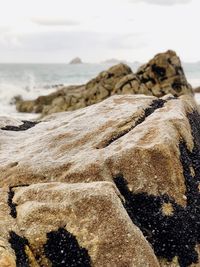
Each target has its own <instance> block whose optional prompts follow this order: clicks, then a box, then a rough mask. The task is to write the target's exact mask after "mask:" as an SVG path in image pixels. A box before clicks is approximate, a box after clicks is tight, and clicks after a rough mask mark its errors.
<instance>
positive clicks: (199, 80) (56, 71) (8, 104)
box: [0, 62, 200, 119]
mask: <svg viewBox="0 0 200 267" xmlns="http://www.w3.org/2000/svg"><path fill="white" fill-rule="evenodd" d="M110 66H111V64H105V63H104V64H89V63H88V64H77V65H69V64H0V116H12V117H15V118H20V119H34V118H36V116H37V115H35V114H25V113H18V112H17V111H16V109H15V104H14V98H15V97H16V96H21V97H23V99H26V100H28V99H35V98H36V97H38V96H40V95H47V94H49V93H52V92H54V91H55V90H57V89H58V88H59V87H60V86H62V85H78V84H83V83H85V82H87V81H89V80H90V79H92V78H94V77H95V76H96V75H98V73H99V72H101V71H103V70H106V69H108V68H109V67H110ZM129 66H130V67H131V68H132V70H133V71H136V69H137V68H138V63H137V64H136V63H132V64H129ZM183 67H184V71H185V75H186V77H187V79H188V81H189V82H190V83H191V84H192V86H193V87H194V88H195V87H197V86H200V62H198V63H185V64H183ZM196 99H197V101H198V102H199V103H200V94H198V95H197V96H196Z"/></svg>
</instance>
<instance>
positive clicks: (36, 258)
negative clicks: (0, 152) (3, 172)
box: [0, 182, 159, 267]
mask: <svg viewBox="0 0 200 267" xmlns="http://www.w3.org/2000/svg"><path fill="white" fill-rule="evenodd" d="M7 195H8V198H9V199H10V201H9V202H8V204H9V205H5V204H4V203H5V200H4V203H3V205H5V206H6V207H5V209H6V208H7V209H6V211H5V212H4V220H3V222H2V223H1V224H2V227H0V235H1V237H2V238H3V239H4V242H5V243H6V244H9V243H10V248H9V247H5V253H4V255H2V259H5V260H7V259H8V261H10V262H13V260H14V262H15V261H16V265H17V266H19V267H20V266H22V267H25V266H31V267H36V266H43V267H46V266H55V267H56V266H61V267H62V266H63V267H76V266H77V267H78V266H82V267H90V266H97V267H99V266H105V267H107V266H108V267H111V266H116V267H117V266H149V267H151V266H155V267H156V266H158V267H159V264H158V261H157V259H156V257H155V255H154V252H153V250H152V248H151V246H150V245H149V244H148V242H147V241H146V239H145V238H144V236H143V234H142V232H141V231H140V230H139V229H138V228H137V227H136V226H135V225H134V224H133V223H132V221H131V220H130V218H129V216H128V214H127V213H126V211H125V209H124V208H123V205H122V202H121V200H120V198H119V192H118V191H117V189H116V188H115V186H114V185H113V184H112V183H109V182H97V183H88V184H84V183H82V184H66V183H65V184H62V183H46V184H42V183H41V184H34V185H30V186H23V187H14V188H12V189H11V188H10V189H8V190H7V191H6V189H4V190H1V198H2V197H3V196H5V197H4V198H6V196H7ZM13 254H14V255H13ZM0 261H1V255H0ZM1 266H6V265H1ZM7 266H15V265H7Z"/></svg>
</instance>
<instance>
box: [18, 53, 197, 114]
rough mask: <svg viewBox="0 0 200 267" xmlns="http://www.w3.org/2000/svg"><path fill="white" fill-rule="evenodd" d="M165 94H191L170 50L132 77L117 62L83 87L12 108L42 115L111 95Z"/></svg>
mask: <svg viewBox="0 0 200 267" xmlns="http://www.w3.org/2000/svg"><path fill="white" fill-rule="evenodd" d="M168 93H170V94H172V95H174V96H180V95H183V94H192V88H191V86H190V85H189V84H188V82H187V80H186V77H185V75H184V72H183V69H182V66H181V62H180V59H179V58H178V57H177V55H176V53H175V52H173V51H167V52H166V53H162V54H158V55H156V56H155V57H154V58H153V59H152V60H151V61H150V62H149V63H147V64H145V65H144V66H142V67H141V68H139V70H138V71H137V73H135V74H134V73H133V72H132V70H131V69H130V68H129V67H128V66H127V65H126V64H123V63H121V64H118V65H116V66H113V67H111V68H110V69H108V70H107V71H103V72H102V73H100V74H99V75H98V76H97V77H96V78H94V79H92V80H91V81H89V82H88V83H86V84H85V85H82V86H70V87H63V88H61V89H60V90H58V91H57V92H55V93H52V94H50V95H48V96H41V97H39V98H37V99H36V100H33V101H23V100H22V99H18V100H17V101H16V107H17V109H18V110H19V111H21V112H36V113H42V115H43V116H44V115H47V114H51V113H54V112H60V111H71V110H76V109H79V108H82V107H86V106H89V105H92V104H95V103H98V102H100V101H102V100H104V99H106V98H108V97H109V96H111V95H114V94H145V95H153V96H156V97H161V96H164V95H166V94H168Z"/></svg>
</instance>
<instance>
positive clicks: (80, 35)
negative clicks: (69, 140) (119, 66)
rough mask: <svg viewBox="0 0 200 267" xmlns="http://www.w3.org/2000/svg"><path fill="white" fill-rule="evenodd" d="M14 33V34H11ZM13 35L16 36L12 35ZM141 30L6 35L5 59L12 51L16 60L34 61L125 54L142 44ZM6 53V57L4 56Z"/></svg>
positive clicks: (0, 45) (2, 46) (1, 52)
mask: <svg viewBox="0 0 200 267" xmlns="http://www.w3.org/2000/svg"><path fill="white" fill-rule="evenodd" d="M12 37H13V36H12ZM13 38H14V37H13ZM142 39H143V37H141V36H140V34H137V33H136V34H133V33H131V34H122V33H120V34H117V33H112V34H111V33H97V32H92V31H79V32H72V31H70V32H65V31H59V32H58V31H56V30H55V31H51V32H48V31H46V32H40V33H37V32H34V33H29V34H22V35H18V36H17V37H16V39H11V38H7V39H6V44H5V43H4V44H3V43H2V42H0V57H1V59H2V60H5V61H6V60H8V59H7V58H9V57H10V55H12V58H13V57H14V60H15V61H17V62H21V61H22V60H24V59H25V60H26V61H33V62H45V61H48V62H59V61H60V62H63V61H64V60H65V61H66V62H67V61H69V60H70V59H71V58H73V57H75V56H80V57H81V58H83V59H84V58H85V59H86V61H91V60H92V61H93V60H94V61H96V60H99V58H101V57H102V55H103V58H106V57H108V58H112V57H123V54H124V53H126V52H127V50H128V51H129V52H130V53H132V52H131V51H132V50H137V48H138V47H139V48H140V47H143V46H144V45H146V44H144V43H142V42H143V40H142ZM19 44H20V45H19ZM2 57H3V58H2Z"/></svg>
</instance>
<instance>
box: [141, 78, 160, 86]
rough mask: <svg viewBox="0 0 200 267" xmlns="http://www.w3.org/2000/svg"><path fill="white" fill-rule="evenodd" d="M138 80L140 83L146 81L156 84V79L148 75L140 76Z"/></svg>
mask: <svg viewBox="0 0 200 267" xmlns="http://www.w3.org/2000/svg"><path fill="white" fill-rule="evenodd" d="M140 81H141V83H144V84H145V83H148V82H152V83H153V84H154V85H155V84H156V81H155V80H154V79H153V78H151V77H148V78H144V77H140Z"/></svg>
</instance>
